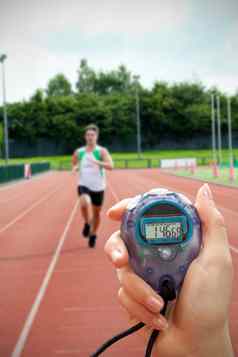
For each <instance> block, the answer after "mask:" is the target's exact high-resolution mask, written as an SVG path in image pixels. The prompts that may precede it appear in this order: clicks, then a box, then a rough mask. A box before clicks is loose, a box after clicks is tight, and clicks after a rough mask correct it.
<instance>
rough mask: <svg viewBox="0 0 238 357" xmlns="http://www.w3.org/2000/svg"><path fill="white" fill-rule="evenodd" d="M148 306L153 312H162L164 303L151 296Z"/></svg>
mask: <svg viewBox="0 0 238 357" xmlns="http://www.w3.org/2000/svg"><path fill="white" fill-rule="evenodd" d="M147 305H148V308H149V309H150V310H151V311H152V312H160V310H161V309H162V307H163V303H162V301H159V300H158V299H156V298H155V297H154V296H150V297H149V298H148V300H147Z"/></svg>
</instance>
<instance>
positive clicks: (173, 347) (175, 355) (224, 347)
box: [153, 326, 234, 357]
mask: <svg viewBox="0 0 238 357" xmlns="http://www.w3.org/2000/svg"><path fill="white" fill-rule="evenodd" d="M161 337H162V336H161ZM174 337H175V338H174ZM173 340H175V341H180V342H179V343H177V344H174V343H173ZM153 357H234V353H233V348H232V344H231V338H230V333H229V327H228V326H226V327H225V328H224V329H223V330H220V331H217V332H214V330H211V331H210V332H206V333H205V334H204V335H203V336H196V340H193V337H192V336H186V339H184V338H178V337H176V336H173V334H172V335H170V338H169V339H168V340H167V339H165V340H164V339H163V338H162V340H161V339H160V340H159V341H158V345H157V348H155V349H154V354H153Z"/></svg>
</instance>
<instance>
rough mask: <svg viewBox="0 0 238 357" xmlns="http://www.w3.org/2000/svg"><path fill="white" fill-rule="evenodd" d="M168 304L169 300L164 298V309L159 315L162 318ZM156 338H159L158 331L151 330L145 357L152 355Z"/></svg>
mask: <svg viewBox="0 0 238 357" xmlns="http://www.w3.org/2000/svg"><path fill="white" fill-rule="evenodd" d="M166 295H167V294H166ZM168 302H169V300H168V299H165V298H164V307H163V309H162V310H161V315H163V316H164V315H165V313H166V310H167V306H168ZM158 336H159V331H158V330H153V331H152V333H151V335H150V338H149V341H148V344H147V347H146V352H145V357H151V353H152V350H153V347H154V344H155V341H156V339H157V337H158Z"/></svg>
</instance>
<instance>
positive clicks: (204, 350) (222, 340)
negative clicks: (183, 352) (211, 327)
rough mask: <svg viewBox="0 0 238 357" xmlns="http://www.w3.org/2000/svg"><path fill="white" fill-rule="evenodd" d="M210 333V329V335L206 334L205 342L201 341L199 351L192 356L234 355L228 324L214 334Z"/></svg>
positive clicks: (227, 356) (220, 356)
mask: <svg viewBox="0 0 238 357" xmlns="http://www.w3.org/2000/svg"><path fill="white" fill-rule="evenodd" d="M212 334H213V332H212V331H211V334H210V336H209V334H208V336H207V343H204V344H202V343H201V346H200V348H199V351H197V353H195V354H194V355H193V357H211V356H214V357H215V356H216V357H234V352H233V348H232V344H231V338H230V332H229V327H228V325H226V326H225V328H224V329H223V330H221V331H218V332H217V333H216V334H214V336H212ZM189 357H190V356H189ZM191 357H192V356H191Z"/></svg>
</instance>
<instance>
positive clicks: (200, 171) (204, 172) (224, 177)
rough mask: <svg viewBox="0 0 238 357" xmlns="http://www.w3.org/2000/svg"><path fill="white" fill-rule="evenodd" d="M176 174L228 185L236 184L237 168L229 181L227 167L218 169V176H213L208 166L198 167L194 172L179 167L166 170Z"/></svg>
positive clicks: (237, 178)
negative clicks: (232, 179)
mask: <svg viewBox="0 0 238 357" xmlns="http://www.w3.org/2000/svg"><path fill="white" fill-rule="evenodd" d="M166 171H167V172H171V173H173V174H175V175H177V176H185V177H190V178H197V179H200V180H203V181H207V182H213V183H218V184H224V185H229V186H238V169H237V168H236V169H235V180H234V181H233V182H231V181H230V178H229V168H222V169H220V170H219V172H220V174H219V177H213V173H212V169H211V168H210V167H207V166H204V167H201V166H200V167H198V168H197V169H196V171H195V173H194V174H192V173H191V171H190V170H185V169H179V170H166Z"/></svg>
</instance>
